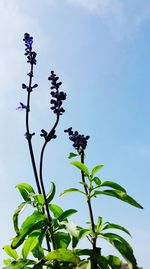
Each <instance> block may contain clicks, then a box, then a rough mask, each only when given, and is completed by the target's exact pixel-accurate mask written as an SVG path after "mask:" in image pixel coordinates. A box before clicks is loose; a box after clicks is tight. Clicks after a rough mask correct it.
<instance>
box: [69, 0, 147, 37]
mask: <svg viewBox="0 0 150 269" xmlns="http://www.w3.org/2000/svg"><path fill="white" fill-rule="evenodd" d="M66 1H67V3H69V4H72V5H74V6H76V7H80V8H84V9H86V10H88V11H89V12H90V13H92V14H95V15H97V16H99V17H100V18H101V21H102V23H103V24H104V25H107V27H108V28H109V29H110V31H111V32H112V33H113V35H115V36H116V37H117V38H118V39H123V38H128V37H131V36H133V35H134V34H135V33H136V32H137V31H138V29H139V28H140V26H141V25H143V23H145V22H146V21H147V20H149V19H150V3H149V2H147V1H146V0H145V1H139V2H137V1H136V0H132V1H131V0H126V1H124V0H66Z"/></svg>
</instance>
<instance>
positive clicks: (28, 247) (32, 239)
mask: <svg viewBox="0 0 150 269" xmlns="http://www.w3.org/2000/svg"><path fill="white" fill-rule="evenodd" d="M40 233H41V231H40V230H39V231H34V232H32V233H31V234H30V235H29V237H28V238H27V239H26V241H25V243H24V245H23V248H22V256H23V258H24V259H26V258H27V257H28V254H29V253H30V252H31V251H32V250H33V249H34V248H35V246H36V245H37V243H38V242H39V241H38V238H39V236H40Z"/></svg>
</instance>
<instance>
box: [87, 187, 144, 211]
mask: <svg viewBox="0 0 150 269" xmlns="http://www.w3.org/2000/svg"><path fill="white" fill-rule="evenodd" d="M102 194H103V195H108V196H112V197H115V198H117V199H119V200H122V201H123V202H126V203H128V204H130V205H132V206H135V207H137V208H143V207H142V206H141V205H140V204H138V203H137V202H136V201H135V200H134V199H133V198H132V197H131V196H129V195H128V194H127V193H125V192H123V191H120V190H104V191H94V193H93V194H92V196H91V197H93V196H97V195H102Z"/></svg>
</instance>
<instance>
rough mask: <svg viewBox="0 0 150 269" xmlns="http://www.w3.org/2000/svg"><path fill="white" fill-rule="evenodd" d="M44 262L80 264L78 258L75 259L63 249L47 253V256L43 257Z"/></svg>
mask: <svg viewBox="0 0 150 269" xmlns="http://www.w3.org/2000/svg"><path fill="white" fill-rule="evenodd" d="M45 260H46V261H53V260H57V261H62V262H71V263H73V264H76V265H77V264H78V263H79V262H80V259H79V257H77V256H76V255H75V254H74V253H73V252H72V251H71V250H69V249H65V248H59V249H56V250H53V251H51V252H49V254H48V255H47V256H45Z"/></svg>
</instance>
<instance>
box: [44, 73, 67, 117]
mask: <svg viewBox="0 0 150 269" xmlns="http://www.w3.org/2000/svg"><path fill="white" fill-rule="evenodd" d="M48 80H50V81H51V85H52V86H51V90H55V91H51V96H52V99H51V101H50V103H51V104H52V105H53V106H51V109H52V110H53V112H54V113H55V114H57V115H62V114H63V113H64V112H65V110H64V108H63V107H62V104H63V101H64V100H65V99H66V93H65V92H63V91H61V92H60V91H59V87H60V86H61V85H62V82H59V81H58V80H59V77H57V76H56V74H55V73H54V71H51V75H50V77H48Z"/></svg>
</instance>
